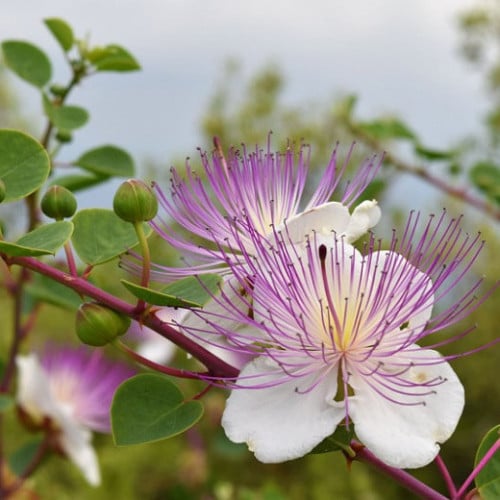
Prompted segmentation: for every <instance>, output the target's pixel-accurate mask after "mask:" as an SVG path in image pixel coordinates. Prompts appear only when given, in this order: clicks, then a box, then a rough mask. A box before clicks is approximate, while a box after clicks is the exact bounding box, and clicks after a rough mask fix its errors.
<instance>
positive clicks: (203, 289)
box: [121, 274, 221, 308]
mask: <svg viewBox="0 0 500 500" xmlns="http://www.w3.org/2000/svg"><path fill="white" fill-rule="evenodd" d="M220 281H221V278H220V276H219V275H217V274H202V275H200V276H188V277H187V278H183V279H181V280H179V281H176V282H175V283H172V284H170V285H168V286H166V287H165V288H163V289H161V290H153V289H151V288H146V287H143V286H140V285H136V284H135V283H131V282H130V281H127V280H121V282H122V283H123V285H124V286H125V287H126V288H127V290H128V291H129V292H131V293H132V294H133V295H134V296H135V297H137V298H138V299H142V300H144V301H145V302H147V303H148V304H151V305H155V306H163V307H167V306H168V307H184V308H190V307H203V305H204V304H205V303H206V302H207V301H208V300H209V299H210V298H211V297H212V294H215V293H217V291H218V290H219V283H220Z"/></svg>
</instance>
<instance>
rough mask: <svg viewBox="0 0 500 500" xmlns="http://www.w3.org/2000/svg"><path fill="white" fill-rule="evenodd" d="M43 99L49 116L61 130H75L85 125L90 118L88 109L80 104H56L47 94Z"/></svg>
mask: <svg viewBox="0 0 500 500" xmlns="http://www.w3.org/2000/svg"><path fill="white" fill-rule="evenodd" d="M43 100H44V102H43V107H44V110H45V113H46V114H47V117H48V118H49V119H50V121H51V122H52V123H53V124H54V125H55V127H56V128H58V129H60V130H74V129H77V128H80V127H83V125H85V124H86V123H87V122H88V120H89V114H88V112H87V110H85V109H84V108H81V107H80V106H54V105H53V104H52V102H51V101H50V100H49V99H48V98H47V97H46V96H45V95H44V97H43Z"/></svg>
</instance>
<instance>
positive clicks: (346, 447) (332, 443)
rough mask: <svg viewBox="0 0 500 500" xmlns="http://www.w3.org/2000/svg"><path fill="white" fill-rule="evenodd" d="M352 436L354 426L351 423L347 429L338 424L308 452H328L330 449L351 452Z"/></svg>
mask: <svg viewBox="0 0 500 500" xmlns="http://www.w3.org/2000/svg"><path fill="white" fill-rule="evenodd" d="M353 436H354V427H353V426H352V425H351V426H350V428H349V429H347V427H346V426H345V425H339V426H338V427H337V428H336V429H335V432H334V433H333V434H332V435H331V436H328V437H327V438H325V439H323V441H321V443H319V444H318V445H316V446H315V447H314V448H313V449H312V450H311V451H310V452H309V453H310V454H318V453H330V452H332V451H346V452H347V453H349V454H350V453H352V449H351V441H352V438H353Z"/></svg>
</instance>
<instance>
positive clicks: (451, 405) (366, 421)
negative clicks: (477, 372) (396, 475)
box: [349, 349, 464, 468]
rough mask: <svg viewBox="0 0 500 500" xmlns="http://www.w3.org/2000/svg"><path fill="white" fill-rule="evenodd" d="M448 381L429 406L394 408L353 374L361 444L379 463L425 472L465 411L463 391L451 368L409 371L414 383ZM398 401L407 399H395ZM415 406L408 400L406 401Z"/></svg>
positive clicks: (425, 354)
mask: <svg viewBox="0 0 500 500" xmlns="http://www.w3.org/2000/svg"><path fill="white" fill-rule="evenodd" d="M414 356H415V360H416V362H417V360H422V361H424V362H425V359H428V358H432V359H436V357H438V358H439V357H440V355H439V354H438V353H437V352H435V351H431V350H426V349H420V350H417V351H415V353H414ZM436 377H442V378H443V379H445V380H446V381H445V382H443V383H442V384H440V385H437V386H436V387H434V388H433V389H434V391H435V394H431V395H429V396H426V397H425V405H415V406H407V405H402V404H397V403H393V402H391V401H389V400H387V399H385V398H384V397H383V396H381V395H380V394H378V393H377V392H375V391H374V390H373V389H372V388H371V387H370V386H369V385H368V384H367V383H366V381H364V380H362V379H360V378H359V376H356V375H353V376H352V379H351V380H350V385H351V386H352V388H353V389H354V392H355V396H353V397H352V398H349V415H350V417H351V418H352V420H353V422H354V425H355V431H356V434H357V436H358V438H359V439H360V440H361V442H362V443H363V444H364V445H365V446H367V447H368V449H369V450H370V451H371V452H372V453H374V454H375V455H376V456H377V457H378V458H380V460H382V461H383V462H385V463H386V464H388V465H391V466H393V467H398V468H417V467H423V466H424V465H427V464H428V463H429V462H431V461H432V460H433V459H434V458H435V457H436V455H437V454H438V452H439V444H438V443H442V442H444V441H446V440H447V439H448V438H449V437H450V436H451V434H452V433H453V431H454V430H455V427H456V425H457V423H458V420H459V418H460V415H461V414H462V410H463V406H464V390H463V386H462V384H461V383H460V381H459V380H458V378H457V376H456V374H455V372H454V371H453V370H452V368H451V366H450V365H449V364H448V363H446V362H442V363H440V364H436V365H429V366H415V367H414V368H412V369H411V370H409V372H408V378H409V379H410V380H413V381H415V380H430V379H434V378H436ZM391 396H394V398H396V397H399V398H400V399H401V398H402V396H401V395H397V394H393V395H391ZM412 400H413V401H415V400H416V397H415V396H406V397H405V398H404V402H407V403H408V402H411V401H412Z"/></svg>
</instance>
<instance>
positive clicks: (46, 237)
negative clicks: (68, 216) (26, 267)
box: [0, 221, 73, 257]
mask: <svg viewBox="0 0 500 500" xmlns="http://www.w3.org/2000/svg"><path fill="white" fill-rule="evenodd" d="M72 232H73V224H72V223H71V222H69V221H58V222H53V223H51V224H45V225H43V226H40V227H37V228H36V229H34V230H33V231H31V232H29V233H27V234H25V235H24V236H22V237H21V238H19V239H18V240H17V241H16V242H15V243H11V242H8V241H0V252H3V253H5V254H7V255H11V256H13V257H27V256H32V257H35V256H37V255H48V254H52V255H54V254H55V253H56V252H57V250H58V249H59V248H61V247H62V246H63V245H64V243H66V241H68V239H69V238H70V236H71V233H72Z"/></svg>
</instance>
